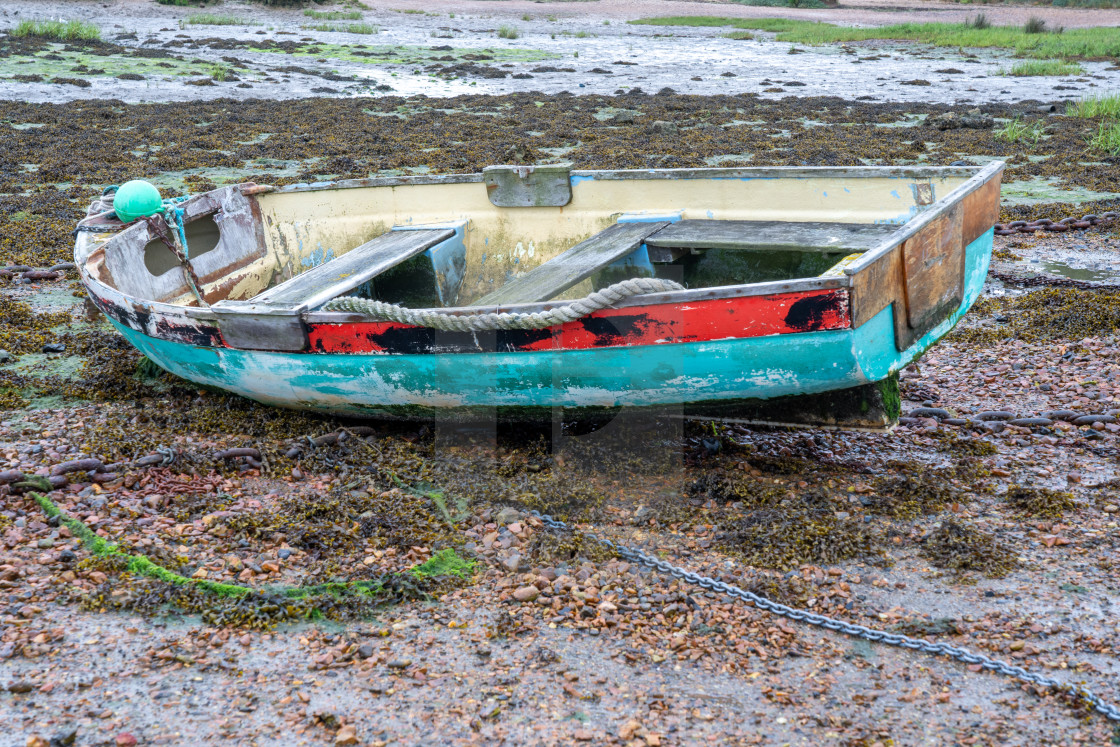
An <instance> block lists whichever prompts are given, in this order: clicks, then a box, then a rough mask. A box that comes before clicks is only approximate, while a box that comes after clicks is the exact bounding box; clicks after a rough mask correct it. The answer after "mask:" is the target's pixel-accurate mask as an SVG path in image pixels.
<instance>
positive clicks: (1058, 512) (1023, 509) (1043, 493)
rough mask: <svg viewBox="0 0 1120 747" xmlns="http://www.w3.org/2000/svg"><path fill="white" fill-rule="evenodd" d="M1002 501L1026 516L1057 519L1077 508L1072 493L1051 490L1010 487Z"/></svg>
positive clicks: (1020, 486)
mask: <svg viewBox="0 0 1120 747" xmlns="http://www.w3.org/2000/svg"><path fill="white" fill-rule="evenodd" d="M1004 500H1006V501H1007V504H1008V505H1009V506H1011V507H1012V508H1013V509H1015V510H1016V511H1018V512H1020V513H1022V514H1025V515H1027V516H1037V517H1039V518H1044V519H1057V518H1060V517H1062V516H1063V515H1065V514H1066V512H1068V511H1072V510H1073V509H1075V508H1077V501H1075V500H1074V499H1073V493H1070V492H1068V491H1065V490H1053V489H1051V488H1028V487H1024V486H1022V485H1010V486H1008V488H1007V494H1006V495H1005V496H1004Z"/></svg>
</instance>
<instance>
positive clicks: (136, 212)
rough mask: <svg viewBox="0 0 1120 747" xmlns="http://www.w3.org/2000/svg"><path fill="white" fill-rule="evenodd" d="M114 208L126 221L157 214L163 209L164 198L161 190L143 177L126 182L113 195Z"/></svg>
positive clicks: (119, 216) (118, 215)
mask: <svg viewBox="0 0 1120 747" xmlns="http://www.w3.org/2000/svg"><path fill="white" fill-rule="evenodd" d="M113 210H114V211H115V212H116V214H117V217H118V218H120V219H121V220H122V221H124V222H125V223H128V222H130V221H134V220H136V219H137V218H141V217H143V216H146V215H155V214H156V213H158V212H160V211H162V210H163V198H162V197H160V196H159V190H158V189H156V188H155V187H153V186H152V185H151V184H149V183H148V182H146V181H143V180H142V179H133V180H132V181H130V182H125V183H124V184H122V185H121V186H120V187H119V188H118V189H117V194H116V196H115V197H113Z"/></svg>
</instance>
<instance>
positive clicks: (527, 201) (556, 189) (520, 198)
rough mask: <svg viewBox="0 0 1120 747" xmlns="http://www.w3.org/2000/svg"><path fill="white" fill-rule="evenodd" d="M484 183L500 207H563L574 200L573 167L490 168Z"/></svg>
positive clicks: (487, 168) (553, 165)
mask: <svg viewBox="0 0 1120 747" xmlns="http://www.w3.org/2000/svg"><path fill="white" fill-rule="evenodd" d="M482 180H483V181H484V182H485V183H486V194H487V195H488V196H489V197H490V202H491V203H493V204H494V205H496V206H498V207H563V206H565V205H567V204H568V203H569V202H571V201H572V182H571V164H549V165H546V166H487V167H486V168H484V169H483V170H482Z"/></svg>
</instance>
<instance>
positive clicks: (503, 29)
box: [498, 26, 521, 39]
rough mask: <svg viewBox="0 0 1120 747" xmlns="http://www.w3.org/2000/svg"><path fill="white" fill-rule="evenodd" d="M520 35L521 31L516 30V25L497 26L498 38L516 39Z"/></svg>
mask: <svg viewBox="0 0 1120 747" xmlns="http://www.w3.org/2000/svg"><path fill="white" fill-rule="evenodd" d="M520 36H521V32H520V31H518V30H517V27H516V26H499V27H498V38H499V39H517V38H518V37H520Z"/></svg>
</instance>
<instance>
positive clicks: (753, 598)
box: [528, 510, 1120, 723]
mask: <svg viewBox="0 0 1120 747" xmlns="http://www.w3.org/2000/svg"><path fill="white" fill-rule="evenodd" d="M528 513H529V514H530V515H532V516H535V517H536V518H538V519H540V520H541V521H542V522H543V523H544V525H545V526H547V527H548V528H549V529H555V530H559V531H564V532H570V531H572V528H571V527H570V526H568V525H567V524H566V523H564V522H562V521H560V520H558V519H554V518H552V517H551V516H549V515H548V514H542V513H540V512H538V511H533V510H530V511H528ZM583 534H584V536H585V537H587V538H588V539H590V540H592V541H594V542H598V543H599V544H600V545H602V546H604V547H606V548H607V549H609V550H613V551H614V552H615V553H617V554H618V556H619V557H620V558H622V559H623V560H626V561H629V562H631V563H637V564H639V565H643V566H645V567H647V568H651V569H653V570H655V571H658V572H659V573H663V574H665V575H667V576H672V577H673V578H676V579H680V580H681V581H686V582H687V583H690V584H692V585H694V586H699V587H700V588H702V589H706V590H708V591H714V592H717V593H720V594H723V595H725V596H729V597H732V598H735V599H738V600H740V601H744V602H749V603H751V604H753V605H754V606H755V607H758V608H759V609H762V610H765V611H767V612H769V613H770V614H772V615H778V616H780V617H785V618H787V619H790V620H794V621H796V622H803V623H807V624H808V625H815V626H816V627H818V628H824V629H825V630H831V631H833V632H836V633H843V634H844V635H849V636H853V637H855V638H862V639H864V640H866V641H872V642H874V643H886V644H888V645H891V646H898V647H900V648H905V649H909V650H911V651H921V652H922V653H925V654H930V655H932V656H947V657H949V658H950V659H955V660H957V661H960V662H963V663H965V664H970V665H976V666H979V667H980V668H982V669H986V670H988V671H990V672H995V673H996V674H1002V675H1003V676H1005V677H1011V678H1012V679H1016V680H1019V681H1021V682H1026V683H1028V684H1031V685H1036V686H1038V687H1044V688H1047V689H1049V690H1051V691H1053V692H1056V693H1062V694H1066V695H1069V696H1071V697H1073V698H1075V699H1076V700H1078V701H1080V702H1081V703H1083V704H1084V705H1086V706H1088V707H1090V708H1092V710H1093V711H1095V712H1097V713H1099V714H1101V715H1102V716H1104V717H1105V718H1106V719H1108V720H1109V721H1115V722H1118V723H1120V708H1118V707H1117V706H1114V705H1112V704H1111V703H1107V702H1105V701H1104V700H1103V699H1102V698H1101V697H1100V696H1098V695H1096V694H1094V693H1092V692H1090V691H1089V690H1088V689H1087V688H1085V687H1084V686H1081V685H1070V684H1068V683H1065V682H1061V681H1060V680H1056V679H1054V678H1052V677H1044V676H1042V675H1040V674H1035V673H1033V672H1028V671H1027V670H1026V669H1023V668H1022V667H1017V666H1015V665H1014V664H1008V663H1007V662H1003V661H999V660H998V659H991V658H989V657H987V656H984V655H983V654H977V653H973V652H971V651H969V650H968V649H963V648H958V647H956V646H950V645H949V644H947V643H934V642H932V641H927V640H925V639H922V638H912V637H910V636H908V635H902V634H899V633H888V632H887V631H885V630H875V629H874V628H868V627H864V626H863V625H856V624H854V623H849V622H844V621H843V620H837V619H835V618H831V617H825V616H824V615H818V614H816V613H814V612H809V611H807V610H799V609H795V608H793V607H789V606H787V605H784V604H781V603H779V602H775V601H773V600H770V599H767V598H766V597H763V596H760V595H758V594H755V593H754V592H751V591H747V590H746V589H741V588H739V587H738V586H734V585H732V584H728V583H724V582H723V581H717V580H716V579H714V578H709V577H708V576H701V575H699V574H697V573H692V572H691V571H686V570H685V569H683V568H680V567H678V566H675V565H672V564H671V563H667V562H665V561H664V560H659V559H658V558H655V557H653V556H651V555H648V554H647V553H645V552H643V551H642V550H638V549H636V548H633V547H627V546H625V545H620V544H617V543H615V542H613V541H611V540H609V539H605V538H603V537H599V536H596V535H595V534H592V533H591V532H584V533H583Z"/></svg>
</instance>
